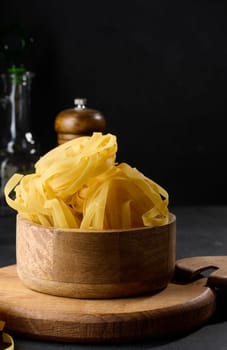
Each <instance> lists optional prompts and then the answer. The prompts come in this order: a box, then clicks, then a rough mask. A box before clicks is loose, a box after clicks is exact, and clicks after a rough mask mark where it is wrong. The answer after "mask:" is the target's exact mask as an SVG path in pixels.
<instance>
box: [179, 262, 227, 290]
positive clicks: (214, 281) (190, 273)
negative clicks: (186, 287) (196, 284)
mask: <svg viewBox="0 0 227 350" xmlns="http://www.w3.org/2000/svg"><path fill="white" fill-rule="evenodd" d="M207 269H212V270H214V271H212V272H211V273H210V275H209V276H208V281H207V283H208V285H209V286H212V287H216V288H226V287H227V256H196V257H191V258H184V259H180V260H177V262H176V266H175V279H177V280H179V281H182V280H184V281H191V280H193V279H194V278H196V277H198V276H199V275H200V274H201V273H202V272H204V271H206V270H207Z"/></svg>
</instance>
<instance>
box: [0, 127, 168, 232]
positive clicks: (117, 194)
mask: <svg viewBox="0 0 227 350" xmlns="http://www.w3.org/2000/svg"><path fill="white" fill-rule="evenodd" d="M116 152H117V141H116V137H115V136H114V135H112V134H106V135H103V134H101V133H94V134H93V135H92V136H90V137H89V136H86V137H80V138H77V139H73V140H71V141H68V142H66V143H64V144H62V145H60V146H58V147H56V148H54V149H53V150H51V151H50V152H48V153H47V154H46V155H44V156H43V157H42V158H41V159H40V160H39V161H38V162H37V163H36V165H35V169H36V170H35V172H34V173H33V174H29V175H25V176H23V175H20V174H14V175H13V176H12V178H11V179H10V180H9V181H8V183H7V184H6V186H5V196H6V200H7V203H8V205H9V206H11V207H12V208H13V209H15V210H16V211H18V213H20V215H22V216H23V217H25V218H27V219H28V220H31V221H33V222H35V223H38V224H41V225H44V226H53V227H60V228H81V229H91V230H103V229H122V228H123V229H127V228H131V227H141V226H151V227H152V226H161V225H165V224H167V223H168V193H167V192H166V191H165V190H164V189H163V188H162V187H161V186H160V185H158V184H157V183H155V182H154V181H152V180H151V179H149V178H147V177H145V176H144V175H143V174H142V173H141V172H139V171H138V170H137V169H136V168H132V167H131V166H130V165H128V164H126V163H121V164H116V162H115V161H116ZM14 189H15V199H12V198H11V197H10V194H11V192H12V191H13V190H14Z"/></svg>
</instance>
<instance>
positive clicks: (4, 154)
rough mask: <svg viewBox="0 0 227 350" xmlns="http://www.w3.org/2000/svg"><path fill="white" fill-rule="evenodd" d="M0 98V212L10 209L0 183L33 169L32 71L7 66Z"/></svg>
mask: <svg viewBox="0 0 227 350" xmlns="http://www.w3.org/2000/svg"><path fill="white" fill-rule="evenodd" d="M1 78H2V88H3V94H2V96H1V98H0V215H7V214H9V213H10V212H11V209H10V208H9V207H8V205H7V204H6V201H5V196H4V187H5V184H6V182H7V181H8V180H9V178H10V177H11V176H12V175H13V174H14V173H16V172H17V173H20V174H24V175H25V174H28V173H31V172H33V171H34V164H35V162H36V161H37V160H38V158H39V145H38V144H37V142H36V141H35V140H34V138H33V135H32V132H31V129H30V101H31V98H30V93H31V83H32V78H33V74H32V73H31V72H29V71H27V70H26V69H25V68H23V67H11V68H9V69H8V71H7V73H5V74H2V75H1Z"/></svg>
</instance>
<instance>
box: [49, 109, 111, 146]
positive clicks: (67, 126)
mask: <svg viewBox="0 0 227 350" xmlns="http://www.w3.org/2000/svg"><path fill="white" fill-rule="evenodd" d="M54 129H55V131H56V133H57V137H58V144H62V143H64V142H67V141H69V140H71V139H74V138H76V137H80V136H85V135H86V136H90V135H92V133H93V132H104V131H105V130H106V119H105V117H104V116H103V114H102V113H101V112H99V111H96V110H94V109H89V108H84V109H77V108H72V109H66V110H64V111H62V112H60V113H59V114H58V115H57V116H56V118H55V121H54Z"/></svg>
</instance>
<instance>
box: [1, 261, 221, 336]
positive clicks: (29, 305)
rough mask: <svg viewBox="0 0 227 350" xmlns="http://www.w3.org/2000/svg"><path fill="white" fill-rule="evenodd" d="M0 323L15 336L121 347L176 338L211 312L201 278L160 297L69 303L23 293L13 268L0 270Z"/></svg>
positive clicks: (212, 295)
mask: <svg viewBox="0 0 227 350" xmlns="http://www.w3.org/2000/svg"><path fill="white" fill-rule="evenodd" d="M0 286H1V292H0V293H1V304H0V318H1V319H3V320H5V321H6V325H7V330H8V331H10V332H15V333H18V334H20V335H26V336H29V337H35V338H40V339H44V340H57V341H68V342H79V343H82V342H93V343H103V342H122V341H132V340H137V339H145V338H147V337H149V338H150V337H152V338H159V337H166V336H172V335H181V334H184V333H187V332H190V331H192V330H194V329H196V328H197V327H200V326H202V325H203V324H204V323H205V322H206V321H207V320H208V319H209V318H210V317H211V315H212V314H213V312H214V310H215V293H214V291H213V290H212V289H211V288H209V287H208V286H206V279H204V278H203V279H201V280H198V281H196V282H193V283H189V284H174V283H170V284H169V285H168V287H167V288H166V289H164V290H163V291H161V292H160V293H157V294H154V295H151V294H146V295H143V296H140V297H131V298H118V299H96V300H92V299H87V300H85V299H72V298H64V297H57V296H51V295H47V294H42V293H38V292H34V291H32V290H30V289H28V288H26V287H25V286H24V285H23V284H22V282H21V281H20V279H19V278H18V276H17V273H16V267H15V266H14V265H12V266H8V267H4V268H1V269H0Z"/></svg>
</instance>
